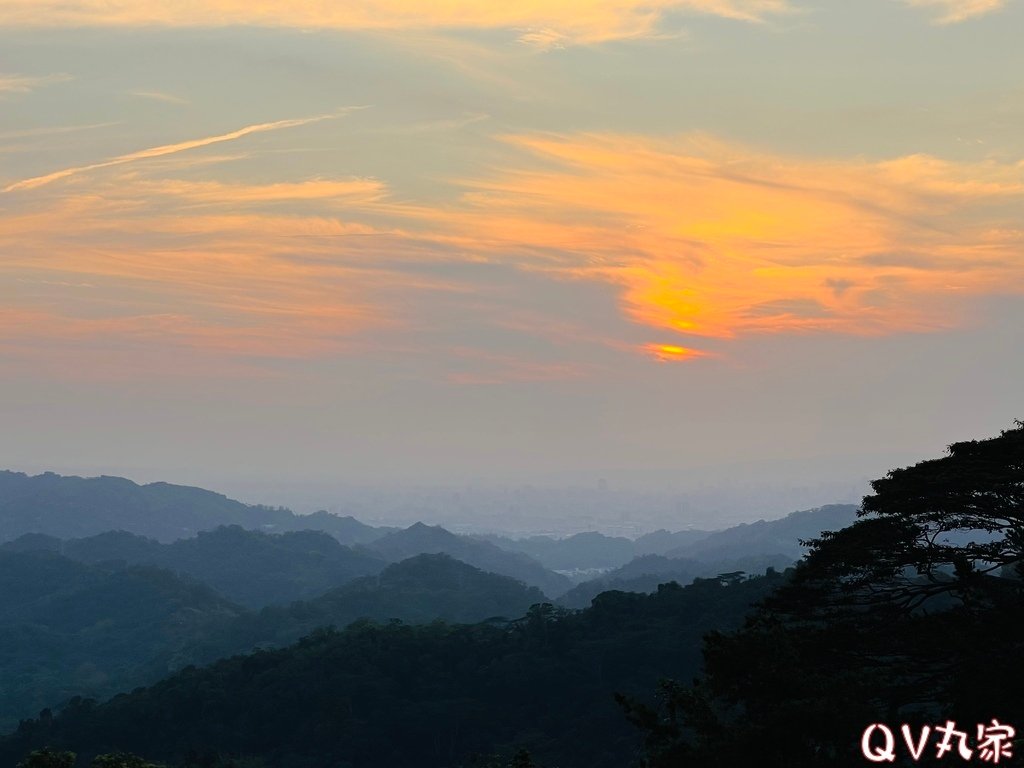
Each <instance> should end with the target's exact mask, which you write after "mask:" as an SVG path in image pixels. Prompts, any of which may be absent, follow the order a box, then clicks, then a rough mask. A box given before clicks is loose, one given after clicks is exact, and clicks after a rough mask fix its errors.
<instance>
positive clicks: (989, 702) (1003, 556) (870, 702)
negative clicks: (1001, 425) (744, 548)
mask: <svg viewBox="0 0 1024 768" xmlns="http://www.w3.org/2000/svg"><path fill="white" fill-rule="evenodd" d="M872 489H873V491H874V493H873V494H872V495H869V496H867V497H866V498H865V499H864V504H863V509H862V512H861V514H860V519H858V521H857V522H856V523H855V524H853V525H852V526H850V527H848V528H845V529H843V530H840V531H837V532H834V533H827V534H824V535H822V536H821V537H820V538H818V539H816V540H814V541H813V542H811V545H812V547H811V551H810V553H809V555H808V556H807V558H806V559H805V560H804V561H803V562H802V563H801V564H800V566H799V567H798V568H797V569H796V571H795V573H794V576H793V579H792V580H791V582H790V583H788V584H787V585H786V586H785V587H783V588H782V589H780V590H779V591H778V592H777V593H776V594H774V595H772V596H771V597H770V598H768V599H767V600H765V601H764V602H763V603H762V605H761V606H760V607H759V609H758V610H757V611H756V612H755V613H754V614H753V615H752V616H751V617H750V618H749V619H748V621H747V622H746V623H745V625H744V627H743V628H742V629H741V630H740V631H738V632H734V633H722V632H717V633H712V634H711V635H709V637H708V638H707V640H706V642H705V651H704V655H705V663H706V674H705V678H704V680H703V681H702V682H701V683H700V684H699V685H697V686H693V687H686V686H682V685H678V684H675V683H668V684H666V685H665V686H663V688H662V690H661V694H662V700H661V702H660V706H659V707H657V708H652V707H650V706H649V705H646V704H644V703H642V702H635V701H629V700H624V701H623V704H624V706H625V707H626V710H627V714H628V716H629V718H630V719H631V721H632V722H633V723H634V724H635V725H638V726H639V727H640V728H641V731H642V733H643V735H644V739H645V750H644V756H643V764H644V765H647V766H651V768H670V767H673V766H683V765H686V766H688V768H689V767H691V766H732V765H742V764H745V763H750V762H756V763H757V764H758V765H762V766H779V768H781V767H782V766H803V765H824V764H827V765H837V766H842V765H850V766H853V765H863V763H864V758H863V756H862V755H861V754H860V750H859V739H860V734H861V733H862V732H863V730H864V728H865V727H866V726H867V725H868V724H870V723H875V722H889V723H895V724H899V723H904V722H907V723H911V724H925V723H940V722H944V721H945V720H946V719H951V720H955V721H956V720H958V721H960V722H961V723H963V722H967V723H972V724H973V723H981V722H988V721H989V720H990V719H991V718H992V717H998V718H999V719H1000V720H1001V721H1004V722H1006V721H1009V722H1011V723H1012V722H1014V721H1016V722H1017V724H1018V727H1019V726H1021V725H1024V702H1022V699H1021V697H1020V692H1021V691H1022V690H1024V670H1022V669H1021V666H1020V664H1019V663H1016V660H1017V659H1019V658H1020V656H1021V653H1022V651H1024V640H1022V638H1021V635H1020V627H1021V626H1024V589H1022V586H1024V582H1021V581H1020V580H1019V579H1008V578H1002V577H1000V575H999V574H1001V573H1003V572H1004V571H1006V570H1007V569H1009V570H1010V571H1012V572H1019V569H1020V564H1021V560H1022V556H1024V555H1022V546H1021V543H1022V540H1024V539H1022V534H1024V425H1021V424H1020V423H1018V424H1017V426H1016V428H1014V429H1010V430H1007V431H1004V432H1003V433H1001V434H1000V436H998V437H995V438H991V439H989V440H981V441H968V442H961V443H956V444H954V445H952V446H950V448H949V453H948V455H947V456H945V457H943V458H941V459H935V460H930V461H924V462H920V463H919V464H916V465H914V466H912V467H907V468H904V469H896V470H893V471H892V472H890V473H889V474H888V475H887V476H886V477H885V478H882V479H880V480H876V481H875V482H874V483H872Z"/></svg>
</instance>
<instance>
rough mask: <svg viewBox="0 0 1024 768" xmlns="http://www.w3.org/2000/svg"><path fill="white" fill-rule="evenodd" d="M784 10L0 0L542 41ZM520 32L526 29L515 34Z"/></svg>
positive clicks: (756, 17) (678, 2) (12, 17)
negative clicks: (499, 33)
mask: <svg viewBox="0 0 1024 768" xmlns="http://www.w3.org/2000/svg"><path fill="white" fill-rule="evenodd" d="M790 10H791V6H790V4H789V2H788V1H787V0H602V1H598V0H565V1H564V2H558V3H552V2H549V1H548V0H522V1H521V2H514V3H500V2H493V0H466V2H460V3H437V2H427V1H426V0H374V1H373V2H370V1H369V0H337V1H336V2H331V3H308V2H303V1H302V0H251V1H248V2H246V1H244V0H184V2H176V3H166V2H158V1H157V0H75V1H74V2H57V0H4V2H2V3H0V24H4V25H8V26H83V25H98V26H227V25H249V26H267V27H291V28H307V29H308V28H317V29H355V30H413V29H422V30H426V29H508V30H519V31H520V32H521V34H522V35H523V36H524V37H525V39H527V40H530V41H532V42H543V43H544V44H545V45H547V46H549V47H550V45H552V44H553V43H555V42H557V43H558V44H562V43H568V42H572V43H579V42H585V43H593V42H601V41H604V40H613V39H622V38H630V37H645V36H649V35H654V34H658V25H659V22H660V21H661V19H662V18H663V16H664V15H666V14H670V13H696V14H708V15H714V16H720V17H724V18H730V19H737V20H742V21H761V20H763V19H766V18H768V17H770V16H773V15H777V14H780V13H786V12H788V11H790ZM522 30H526V32H522Z"/></svg>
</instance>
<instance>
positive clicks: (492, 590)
mask: <svg viewBox="0 0 1024 768" xmlns="http://www.w3.org/2000/svg"><path fill="white" fill-rule="evenodd" d="M545 601H546V598H545V597H544V594H543V593H542V592H541V591H540V590H539V589H537V588H536V587H527V586H526V585H525V584H523V583H522V582H520V581H518V580H516V579H513V578H510V577H508V576H501V575H498V574H495V573H487V572H485V571H482V570H480V569H479V568H474V567H473V566H471V565H467V564H465V563H463V562H460V561H458V560H456V559H454V558H452V557H450V556H449V555H445V554H436V555H431V554H424V555H416V556H415V557H411V558H409V559H407V560H403V561H401V562H399V563H394V564H392V565H389V566H388V567H387V568H385V569H384V570H383V571H382V572H381V573H379V574H378V575H376V576H367V577H364V578H361V579H356V580H355V581H352V582H350V583H348V584H346V585H344V586H342V587H338V588H336V589H332V590H331V591H329V592H327V593H326V594H323V595H321V596H320V597H317V598H315V599H313V600H307V601H302V602H296V603H292V604H291V605H287V606H271V607H269V608H264V609H263V610H262V611H260V612H259V613H257V614H250V615H247V616H244V617H241V618H240V619H239V620H237V621H236V622H234V624H233V625H232V626H231V627H230V628H229V631H228V633H227V635H226V637H225V645H224V647H223V652H222V654H221V655H229V654H231V653H238V652H242V651H249V650H251V649H253V648H256V647H280V646H283V645H288V644H290V643H293V642H295V641H296V640H298V639H299V638H300V637H302V636H304V635H307V634H309V633H310V632H311V631H313V630H314V629H316V628H318V627H328V626H335V627H339V628H340V627H345V626H347V625H348V624H351V623H352V622H354V621H356V620H357V619H373V620H377V621H381V622H386V621H389V620H392V619H399V620H401V621H404V622H407V623H426V622H431V621H436V620H442V621H447V622H450V623H456V624H471V623H476V622H479V621H483V620H485V619H492V618H504V619H513V618H517V617H519V616H522V615H523V614H525V613H526V611H527V609H529V607H530V606H531V605H535V604H537V603H542V602H545Z"/></svg>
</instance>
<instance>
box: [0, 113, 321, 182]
mask: <svg viewBox="0 0 1024 768" xmlns="http://www.w3.org/2000/svg"><path fill="white" fill-rule="evenodd" d="M337 116H338V115H337V114H330V115H318V116H316V117H304V118H299V119H295V120H277V121H275V122H271V123H257V124H255V125H247V126H245V127H244V128H239V129H238V130H236V131H231V132H229V133H221V134H218V135H216V136H207V137H205V138H202V139H190V140H189V141H181V142H178V143H176V144H164V145H162V146H159V147H150V148H149V149H143V150H140V151H138V152H131V153H129V154H126V155H119V156H117V157H113V158H110V159H109V160H103V161H101V162H98V163H91V164H89V165H79V166H75V167H73V168H64V169H61V170H59V171H53V172H52V173H47V174H45V175H43V176H34V177H32V178H30V179H23V180H21V181H16V182H14V183H13V184H9V185H8V186H7V187H5V188H4V190H3V191H4V192H14V191H17V190H25V189H36V188H37V187H42V186H44V185H46V184H51V183H53V182H55V181H60V180H61V179H66V178H69V177H71V176H77V175H78V174H80V173H86V172H88V171H94V170H98V169H100V168H110V167H111V166H115V165H124V164H125V163H134V162H136V161H139V160H149V159H152V158H155V157H163V156H165V155H173V154H175V153H177V152H185V151H187V150H190V149H199V148H200V147H208V146H210V145H211V144H219V143H221V142H224V141H234V140H235V139H240V138H242V137H243V136H249V135H250V134H253V133H264V132H266V131H279V130H282V129H284V128H297V127H298V126H301V125H309V124H310V123H317V122H320V121H321V120H330V119H332V118H335V117H337Z"/></svg>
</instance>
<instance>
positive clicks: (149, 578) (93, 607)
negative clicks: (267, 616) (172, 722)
mask: <svg viewBox="0 0 1024 768" xmlns="http://www.w3.org/2000/svg"><path fill="white" fill-rule="evenodd" d="M0 585H2V589H0V724H2V725H3V726H5V727H10V726H11V725H12V724H14V723H17V721H18V719H19V718H22V717H26V716H27V715H30V714H34V713H37V712H39V710H40V709H42V708H43V707H49V706H53V705H54V704H57V703H60V702H63V701H65V700H67V699H68V698H69V697H71V696H74V695H76V694H85V695H91V696H109V695H112V694H113V693H115V692H117V691H119V690H130V689H131V688H133V687H135V686H137V685H142V684H144V683H147V682H150V681H152V680H156V679H159V678H160V677H161V676H163V675H166V674H168V672H170V671H173V670H175V669H179V668H180V667H181V666H183V665H184V664H185V663H187V660H188V656H187V653H188V652H189V649H191V648H193V647H195V646H196V645H197V644H198V643H200V642H201V641H202V639H203V638H206V637H209V636H220V634H222V632H223V630H224V628H226V627H227V626H228V625H229V623H230V622H231V621H232V620H233V619H235V618H236V617H239V616H241V615H242V614H243V610H242V609H241V608H240V607H238V606H236V605H233V604H232V603H230V602H228V601H227V600H225V599H224V598H222V597H221V596H220V595H218V594H217V593H216V592H214V591H213V590H211V589H210V588H208V587H206V586H205V585H202V584H196V583H189V582H186V581H183V580H182V579H179V578H177V577H175V576H174V575H173V574H171V573H168V572H167V571H161V570H157V569H154V568H121V569H117V570H109V569H105V568H98V567H95V566H90V565H86V564H84V563H77V562H74V561H72V560H69V559H68V558H66V557H61V556H60V555H58V554H55V553H53V552H0ZM12 765H13V763H12Z"/></svg>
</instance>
